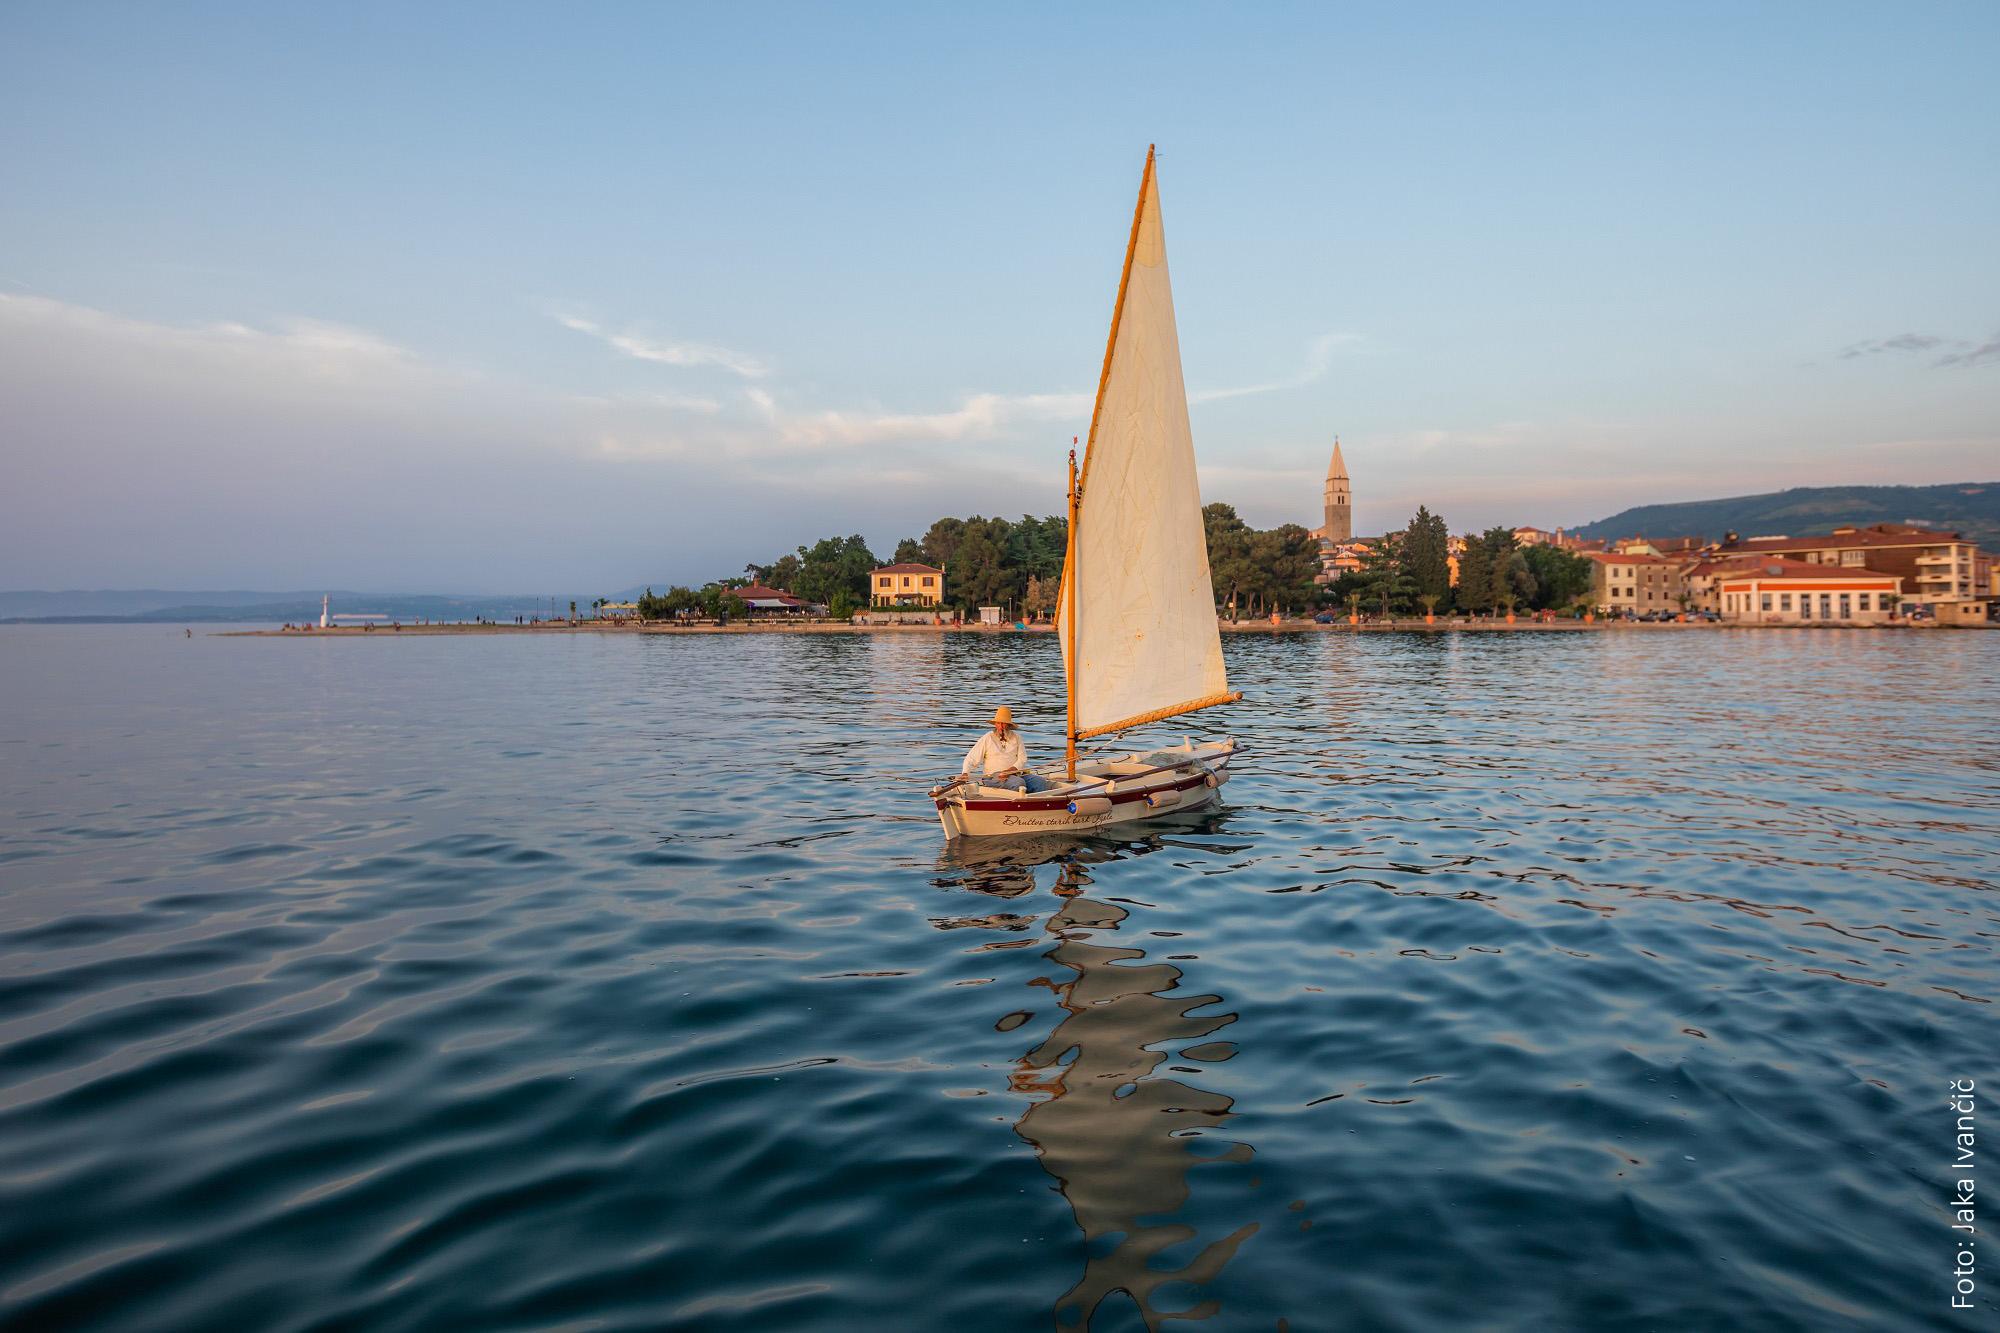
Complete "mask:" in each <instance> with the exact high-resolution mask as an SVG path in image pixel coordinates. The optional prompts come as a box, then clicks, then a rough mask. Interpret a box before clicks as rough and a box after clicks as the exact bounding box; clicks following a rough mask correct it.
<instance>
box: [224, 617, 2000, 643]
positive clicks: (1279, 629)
mask: <svg viewBox="0 0 2000 1333" xmlns="http://www.w3.org/2000/svg"><path fill="white" fill-rule="evenodd" d="M1996 628H2000V626H1996V625H1992V624H1987V625H1936V624H1925V625H1915V624H1910V623H1908V622H1903V623H1899V624H1893V625H1857V624H1846V623H1841V622H1837V621H1834V622H1826V623H1818V624H1806V625H1800V624H1769V625H1752V624H1739V623H1732V622H1728V621H1723V622H1691V623H1685V624H1683V623H1681V622H1678V621H1660V622H1656V623H1651V624H1643V623H1621V622H1615V621H1597V622H1592V623H1585V622H1582V621H1576V620H1557V621H1527V620H1521V621H1516V622H1515V623H1513V624H1511V625H1510V624H1508V623H1507V622H1505V621H1479V620H1471V621H1457V622H1446V621H1439V622H1437V623H1435V624H1426V623H1425V622H1424V621H1422V620H1394V621H1375V622H1363V623H1361V624H1359V625H1350V624H1348V623H1347V622H1346V621H1337V622H1335V623H1334V624H1331V625H1322V624H1319V623H1317V622H1315V621H1310V620H1286V621H1281V622H1280V623H1278V624H1275V625H1273V624H1271V623H1270V622H1268V621H1258V622H1254V623H1252V622H1244V623H1241V624H1229V623H1227V622H1224V623H1223V625H1222V632H1223V633H1224V634H1460V633H1462V634H1601V633H1658V632H1661V631H1694V632H1699V631H1716V630H1818V629H1845V630H1881V631H1890V632H1895V631H1904V630H1908V631H1915V632H1926V631H1930V630H1960V629H1969V630H1982V629H1996ZM1054 632H1055V627H1054V626H1052V625H1029V626H1027V627H1026V628H1024V629H1016V628H1015V627H1014V626H1013V625H1011V624H1008V625H937V624H917V625H880V624H874V625H871V624H860V625H853V624H838V623H827V622H823V621H815V622H812V623H809V624H787V623H783V622H776V623H773V622H762V623H754V624H744V625H664V624H655V625H636V624H629V623H628V624H606V623H602V622H593V621H588V620H586V621H580V622H578V623H577V624H574V625H572V624H570V623H568V622H567V621H547V622H544V623H542V624H539V625H404V626H402V627H401V628H400V629H398V628H394V627H391V626H386V625H384V626H379V627H374V628H365V627H363V626H360V625H338V626H334V627H332V628H329V629H294V630H284V629H245V630H220V631H211V636H212V637H217V638H226V639H364V638H365V639H376V638H390V639H396V638H402V637H404V636H405V635H419V636H427V635H461V636H468V637H475V638H476V637H482V636H487V635H499V634H629V635H654V636H664V637H668V638H679V637H696V636H701V635H718V634H736V635H742V634H753V635H756V634H762V635H787V634H982V635H991V636H1002V635H1022V634H1052V633H1054Z"/></svg>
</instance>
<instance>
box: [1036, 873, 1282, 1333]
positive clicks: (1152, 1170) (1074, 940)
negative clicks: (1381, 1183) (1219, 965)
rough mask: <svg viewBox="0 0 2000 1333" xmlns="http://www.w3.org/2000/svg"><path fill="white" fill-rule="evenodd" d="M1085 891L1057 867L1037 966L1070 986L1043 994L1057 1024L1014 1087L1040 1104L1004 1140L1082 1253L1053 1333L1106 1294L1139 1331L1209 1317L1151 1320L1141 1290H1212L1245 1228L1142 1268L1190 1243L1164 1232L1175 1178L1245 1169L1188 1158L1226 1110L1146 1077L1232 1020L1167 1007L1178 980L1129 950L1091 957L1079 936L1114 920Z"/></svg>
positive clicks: (1205, 1003) (1154, 1313) (1180, 1190)
mask: <svg viewBox="0 0 2000 1333" xmlns="http://www.w3.org/2000/svg"><path fill="white" fill-rule="evenodd" d="M1087 884H1088V880H1087V878H1086V876H1085V875H1084V874H1083V872H1082V871H1081V870H1079V869H1078V868H1076V867H1075V866H1074V865H1073V864H1068V865H1065V866H1064V867H1063V870H1062V882H1061V883H1060V884H1059V885H1058V892H1065V891H1067V892H1068V893H1069V894H1072V895H1074V896H1071V897H1070V898H1069V901H1068V902H1067V903H1065V904H1064V906H1063V908H1062V910H1061V911H1059V912H1057V913H1056V914H1055V915H1054V916H1053V917H1051V918H1050V919H1049V922H1048V926H1047V929H1048V930H1049V932H1050V933H1051V934H1053V935H1055V936H1056V939H1057V943H1056V946H1055V947H1054V948H1053V949H1051V950H1049V952H1048V954H1047V955H1046V956H1047V957H1048V958H1050V959H1052V960H1053V961H1055V962H1057V963H1060V964H1061V965H1062V966H1064V967H1066V968H1069V969H1072V970H1073V971H1074V972H1075V973H1076V976H1075V978H1074V979H1072V980H1070V981H1068V982H1062V981H1056V982H1054V983H1053V989H1054V990H1055V992H1056V995H1057V998H1058V999H1059V1001H1060V1002H1061V1004H1062V1007H1063V1010H1064V1017H1063V1020H1062V1022H1061V1023H1059V1024H1057V1026H1056V1029H1055V1031H1053V1032H1051V1033H1050V1034H1049V1036H1048V1038H1047V1040H1045V1041H1043V1042H1042V1044H1041V1045H1040V1046H1038V1047H1036V1048H1035V1049H1034V1050H1033V1051H1030V1052H1029V1053H1028V1054H1027V1055H1026V1056H1024V1057H1023V1058H1022V1060H1021V1064H1020V1069H1019V1072H1018V1073H1017V1074H1016V1075H1015V1078H1014V1086H1015V1088H1016V1089H1017V1090H1019V1091H1023V1092H1031V1093H1041V1094H1045V1097H1044V1100H1041V1101H1037V1102H1036V1103H1035V1104H1034V1105H1032V1106H1031V1107H1029V1108H1028V1111H1027V1113H1026V1114H1025V1115H1023V1116H1022V1117H1021V1121H1020V1123H1019V1125H1018V1126H1017V1127H1016V1130H1017V1132H1018V1133H1019V1134H1020V1135H1021V1137H1022V1138H1024V1139H1026V1140H1027V1141H1028V1142H1029V1143H1031V1144H1033V1145H1034V1148H1035V1151H1036V1153H1037V1154H1038V1155H1039V1156H1040V1158H1041V1162H1042V1167H1043V1169H1044V1170H1046V1171H1048V1172H1049V1174H1051V1175H1052V1176H1054V1177H1055V1178H1056V1180H1057V1182H1058V1183H1059V1184H1060V1185H1061V1187H1062V1192H1063V1195H1064V1197H1065V1198H1067V1199H1068V1200H1069V1204H1070V1207H1071V1209H1073V1210H1074V1212H1075V1213H1076V1220H1077V1225H1078V1226H1080V1227H1081V1228H1082V1229H1083V1234H1084V1238H1085V1240H1086V1242H1087V1243H1088V1247H1089V1255H1090V1257H1089V1258H1088V1259H1087V1260H1086V1263H1085V1269H1084V1274H1083V1278H1082V1279H1081V1280H1080V1281H1079V1282H1078V1283H1077V1284H1076V1286H1075V1287H1073V1288H1071V1290H1070V1291H1069V1293H1068V1294H1067V1295H1066V1296H1064V1298H1063V1300H1062V1301H1061V1303H1060V1304H1059V1305H1058V1307H1057V1325H1058V1327H1062V1328H1078V1329H1084V1328H1088V1327H1089V1325H1090V1320H1091V1317H1092V1315H1093V1314H1094V1313H1095V1312H1096V1310H1097V1309H1098V1307H1099V1305H1100V1304H1101V1303H1102V1302H1103V1301H1104V1300H1105V1298H1106V1297H1108V1296H1110V1295H1111V1294H1113V1293H1114V1292H1119V1291H1123V1292H1125V1293H1126V1294H1128V1295H1129V1296H1130V1297H1131V1298H1132V1300H1133V1301H1134V1302H1135V1303H1136V1304H1137V1305H1138V1307H1139V1311H1140V1313H1141V1314H1142V1315H1143V1316H1144V1317H1145V1320H1146V1326H1147V1327H1148V1328H1157V1327H1158V1326H1159V1321H1160V1320H1161V1319H1162V1318H1181V1319H1203V1318H1207V1317H1208V1316H1209V1315H1211V1314H1214V1313H1215V1312H1216V1309H1217V1305H1216V1302H1214V1301H1213V1300H1204V1301H1202V1302H1200V1303H1199V1304H1197V1305H1195V1306H1194V1307H1193V1308H1191V1309H1188V1310H1185V1311H1174V1312H1170V1313H1167V1314H1164V1315H1163V1314H1162V1313H1161V1312H1160V1311H1158V1310H1156V1309H1155V1304H1154V1291H1155V1289H1156V1288H1158V1287H1161V1286H1163V1285H1167V1284H1194V1285H1199V1284H1202V1283H1206V1282H1209V1281H1211V1280H1213V1279H1214V1278H1215V1276H1216V1275H1217V1274H1218V1273H1219V1272H1220V1271H1221V1269H1222V1266H1223V1265H1224V1264H1226V1263H1228V1262H1229V1259H1230V1256H1231V1255H1233V1254H1234V1253H1235V1251H1236V1248H1237V1246H1239V1245H1240V1244H1242V1243H1243V1241H1244V1239H1245V1238H1246V1237H1248V1236H1249V1235H1250V1234H1251V1233H1252V1232H1254V1231H1255V1230H1256V1229H1257V1225H1256V1223H1254V1222H1253V1223H1250V1224H1248V1225H1245V1226H1243V1227H1240V1228H1238V1229H1237V1230H1236V1231H1234V1232H1232V1233H1231V1234H1230V1235H1228V1236H1225V1237H1222V1238H1221V1239H1219V1240H1215V1241H1212V1242H1210V1243H1209V1244H1207V1245H1205V1246H1201V1247H1200V1248H1199V1249H1198V1250H1196V1251H1195V1252H1194V1254H1193V1256H1192V1257H1191V1258H1187V1259H1186V1260H1185V1261H1184V1262H1180V1263H1174V1262H1172V1261H1167V1262H1166V1263H1165V1264H1164V1266H1156V1265H1155V1262H1154V1261H1155V1259H1156V1257H1157V1256H1160V1255H1161V1254H1162V1253H1163V1252H1164V1251H1166V1250H1167V1249H1169V1248H1170V1247H1173V1246H1179V1245H1183V1244H1184V1243H1188V1242H1193V1241H1196V1240H1197V1239H1198V1237H1197V1233H1196V1230H1195V1228H1194V1227H1192V1226H1190V1225H1188V1224H1187V1223H1185V1222H1182V1221H1178V1220H1174V1215H1175V1214H1177V1213H1179V1212H1180V1211H1181V1209H1182V1207H1183V1205H1184V1204H1185V1203H1186V1202H1187V1198H1188V1177H1187V1173H1188V1171H1189V1169H1190V1168H1192V1167H1194V1166H1197V1165H1201V1164H1203V1163H1205V1162H1214V1161H1238V1162H1240V1161H1245V1160H1247V1159H1248V1158H1249V1156H1250V1149H1249V1147H1248V1146H1247V1145H1244V1144H1236V1145H1232V1146H1231V1147H1230V1148H1229V1149H1228V1150H1227V1151H1226V1152H1224V1153H1223V1154H1221V1155H1220V1156H1219V1157H1218V1156H1201V1157H1197V1156H1196V1155H1195V1154H1194V1152H1193V1148H1194V1146H1195V1144H1196V1142H1197V1140H1198V1136H1199V1134H1200V1133H1201V1132H1202V1131H1207V1130H1212V1129H1214V1128H1216V1127H1217V1126H1219V1125H1221V1124H1222V1123H1223V1122H1224V1121H1225V1120H1227V1119H1228V1118H1229V1114H1230V1106H1231V1101H1230V1099H1229V1098H1227V1097H1224V1096H1221V1095H1219V1094H1217V1093H1212V1092H1205V1091H1203V1090H1201V1089H1199V1088H1196V1087H1192V1086H1190V1085H1188V1084H1186V1083H1182V1082H1180V1081H1178V1080H1176V1079H1171V1078H1154V1077H1152V1074H1153V1071H1154V1069H1155V1068H1157V1067H1158V1066H1159V1064H1160V1063H1161V1062H1162V1061H1164V1060H1166V1059H1167V1058H1168V1056H1167V1055H1166V1054H1164V1053H1162V1052H1160V1051H1158V1050H1155V1049H1153V1048H1154V1047H1157V1046H1160V1045H1162V1044H1165V1043H1169V1042H1181V1041H1189V1040H1193V1039H1195V1038H1199V1037H1205V1036H1207V1035H1209V1034H1210V1033H1213V1032H1216V1031H1218V1030H1220V1029H1221V1028H1223V1027H1226V1026H1227V1025H1228V1024H1230V1023H1233V1022H1235V1021H1236V1016H1235V1015H1234V1014H1227V1013H1222V1014H1209V1015H1197V1014H1195V1012H1194V1011H1195V1010H1197V1009H1203V1008H1207V1007H1210V1006H1213V1005H1218V1004H1220V1003H1221V999H1220V997H1219V996H1215V995H1186V994H1174V993H1173V991H1174V989H1175V987H1176V986H1178V985H1179V984H1180V979H1181V972H1180V969H1179V968H1176V967H1173V966H1171V965H1170V964H1167V963H1147V962H1143V961H1142V960H1143V959H1144V956H1145V955H1144V953H1143V952H1142V951H1141V950H1139V949H1133V948H1120V947H1115V946H1112V945H1107V944H1100V943H1097V942H1096V941H1095V939H1094V938H1093V932H1097V931H1114V930H1116V929H1118V926H1119V923H1120V922H1122V921H1123V920H1124V919H1125V916H1126V912H1125V909H1124V908H1122V907H1118V906H1116V905H1114V904H1111V903H1107V902H1098V901H1093V900H1092V899H1090V898H1086V897H1083V896H1082V893H1083V890H1084V888H1085V887H1086V886H1087ZM1184 1058H1185V1056H1184ZM1065 1061H1067V1062H1066V1063H1065ZM1105 1246H1109V1248H1108V1249H1106V1248H1104V1247H1105Z"/></svg>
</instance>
